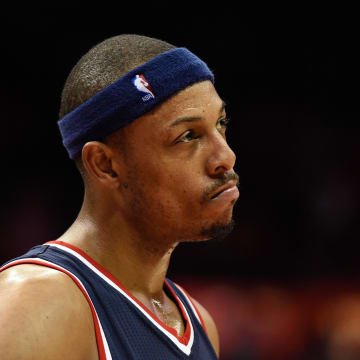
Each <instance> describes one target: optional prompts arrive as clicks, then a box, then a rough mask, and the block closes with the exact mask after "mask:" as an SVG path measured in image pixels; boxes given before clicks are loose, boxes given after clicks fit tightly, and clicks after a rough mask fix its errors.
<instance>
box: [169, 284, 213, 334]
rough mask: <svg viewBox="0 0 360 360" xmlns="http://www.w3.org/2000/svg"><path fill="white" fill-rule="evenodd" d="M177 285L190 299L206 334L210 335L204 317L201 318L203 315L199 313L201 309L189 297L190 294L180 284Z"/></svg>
mask: <svg viewBox="0 0 360 360" xmlns="http://www.w3.org/2000/svg"><path fill="white" fill-rule="evenodd" d="M175 285H176V286H177V287H179V288H180V289H181V290H182V291H183V292H184V293H185V295H186V296H187V297H188V299H189V300H190V302H191V304H192V306H193V307H194V309H195V310H196V313H197V315H198V317H199V319H200V323H201V325H202V327H203V328H204V330H205V332H206V335H209V334H208V332H207V329H206V326H205V323H204V320H203V318H202V316H201V314H200V311H199V309H198V308H197V306H196V305H195V303H194V301H193V299H192V297H191V296H190V295H189V293H188V292H187V291H186V290H185V289H184V288H183V287H182V286H180V285H179V284H176V283H175Z"/></svg>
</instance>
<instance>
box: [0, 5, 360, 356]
mask: <svg viewBox="0 0 360 360" xmlns="http://www.w3.org/2000/svg"><path fill="white" fill-rule="evenodd" d="M178 7H180V6H179V5H177V6H175V5H172V6H163V7H162V6H160V5H156V4H155V5H153V4H148V5H147V7H146V9H142V11H140V6H138V9H130V7H129V8H128V7H124V6H119V7H118V8H112V7H110V6H109V7H108V8H106V7H103V8H94V9H91V8H90V7H89V6H88V8H86V9H81V8H80V7H79V8H65V7H63V8H60V7H54V8H38V9H36V8H34V7H31V8H27V9H26V8H21V9H19V8H12V9H11V8H9V9H4V10H3V11H2V13H1V15H0V20H1V25H0V26H1V30H2V32H1V33H2V37H1V64H2V65H1V68H2V71H1V81H0V95H1V96H0V104H1V106H0V117H1V123H2V134H3V136H2V139H1V145H0V146H1V154H2V156H1V169H2V175H1V185H2V186H1V189H2V191H1V204H2V206H1V210H0V211H1V212H0V236H1V241H2V246H1V251H0V263H2V262H5V261H6V260H8V259H10V258H12V257H15V256H17V255H20V254H22V253H24V252H25V251H26V250H27V249H29V248H30V247H32V246H34V245H36V244H39V243H44V242H46V241H49V240H54V239H56V238H57V237H58V236H60V235H61V234H62V233H63V232H64V231H65V230H66V229H67V227H68V226H70V224H71V223H72V221H73V220H74V219H75V217H76V215H77V213H78V211H79V209H80V206H81V202H82V197H83V187H82V182H81V178H80V176H79V175H78V173H77V170H76V168H75V166H74V165H73V164H72V162H71V161H70V160H69V159H68V157H67V154H66V151H65V149H64V148H63V147H62V145H61V139H60V135H59V133H58V129H57V125H56V122H57V120H58V118H57V114H58V110H59V104H60V95H61V91H62V86H63V84H64V82H65V79H66V77H67V75H68V73H69V72H70V70H71V68H72V67H73V66H74V65H75V63H76V62H77V61H78V60H79V58H80V57H81V56H82V55H83V54H85V53H86V52H87V51H88V50H89V49H90V48H91V47H92V46H94V45H96V44H97V43H99V42H101V41H102V40H104V39H105V38H108V37H111V36H114V35H118V34H122V33H137V34H142V35H147V36H152V37H157V38H160V39H163V40H166V41H168V42H170V43H172V44H174V45H177V46H184V47H187V48H189V49H190V50H192V51H193V52H195V53H196V54H197V55H199V56H200V57H201V58H202V59H203V60H205V61H206V62H207V64H208V65H209V67H210V68H211V69H212V70H213V71H214V73H215V78H216V87H217V90H218V92H219V94H220V95H221V97H222V98H223V99H224V100H225V101H226V102H227V103H228V107H227V111H228V114H229V115H230V118H231V119H232V124H231V125H230V128H229V131H228V141H229V143H230V145H231V146H232V148H233V149H234V151H235V152H236V154H237V165H236V171H237V172H238V174H239V175H240V182H241V186H240V191H241V196H240V199H239V201H238V202H237V205H236V210H235V220H236V227H235V229H234V231H233V233H232V234H231V235H230V236H229V237H228V238H227V239H225V240H224V241H222V242H218V243H216V242H213V243H202V244H184V245H181V246H180V247H179V248H178V249H177V251H176V252H175V253H174V256H173V262H172V264H171V268H170V272H169V277H170V278H171V279H173V280H175V281H177V282H179V283H181V284H182V285H183V286H184V287H186V288H187V290H188V291H189V292H190V293H191V294H192V295H193V297H194V298H196V299H197V300H199V301H200V302H201V303H202V304H203V305H205V307H207V308H208V310H209V311H210V313H211V314H212V315H213V317H214V319H215V321H216V323H217V325H218V328H219V332H220V336H221V352H222V356H221V358H222V359H223V360H235V359H237V360H245V359H246V360H312V359H314V360H315V359H316V360H354V359H360V284H359V275H360V266H359V250H360V246H359V245H358V242H359V239H360V237H359V235H360V231H359V210H360V209H359V204H360V202H359V200H360V192H359V185H358V184H359V180H360V179H359V177H360V176H359V175H360V166H359V159H360V128H359V113H360V112H359V90H358V89H359V80H360V76H359V75H360V71H359V60H360V57H359V54H358V47H359V23H358V21H356V20H355V19H353V18H352V13H353V10H352V9H340V10H343V11H340V10H339V9H334V11H332V12H331V13H329V12H327V10H328V9H326V11H325V10H324V9H321V10H320V11H318V12H315V11H314V9H284V8H283V9H279V10H276V9H274V8H273V9H272V11H271V12H268V11H267V9H265V11H264V13H263V15H262V16H260V13H259V9H257V11H256V12H255V11H253V12H249V11H248V10H246V9H235V8H231V7H229V6H226V4H216V5H214V6H213V8H214V10H209V5H208V6H207V7H205V8H201V9H194V8H193V6H191V7H190V6H188V5H186V4H185V3H184V4H182V6H181V7H180V9H179V8H178ZM264 14H265V15H264ZM310 14H311V15H310Z"/></svg>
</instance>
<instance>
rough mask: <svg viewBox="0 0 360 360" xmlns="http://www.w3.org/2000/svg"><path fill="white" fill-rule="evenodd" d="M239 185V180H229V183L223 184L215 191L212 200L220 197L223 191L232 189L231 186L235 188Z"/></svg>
mask: <svg viewBox="0 0 360 360" xmlns="http://www.w3.org/2000/svg"><path fill="white" fill-rule="evenodd" d="M236 185H237V182H236V181H229V182H228V183H226V184H225V185H223V186H220V187H219V188H218V189H216V192H215V193H213V194H212V195H211V197H210V199H211V200H213V199H215V198H216V197H218V196H219V195H220V194H221V193H222V192H224V191H226V190H228V189H230V188H233V187H235V186H236Z"/></svg>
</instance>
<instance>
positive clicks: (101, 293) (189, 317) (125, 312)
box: [0, 241, 217, 360]
mask: <svg viewBox="0 0 360 360" xmlns="http://www.w3.org/2000/svg"><path fill="white" fill-rule="evenodd" d="M19 264H37V265H42V266H47V267H49V268H53V269H56V270H58V271H61V272H63V273H65V274H66V275H68V276H69V277H70V278H71V279H72V280H73V281H74V282H75V284H76V285H77V286H78V287H79V289H80V290H81V292H82V293H83V295H84V296H85V298H86V300H87V302H88V304H89V306H90V309H91V313H92V316H93V322H94V329H95V335H96V341H97V348H98V354H99V359H100V360H111V359H113V360H120V359H121V360H124V359H126V360H133V359H134V360H135V359H136V360H149V359H154V360H155V359H156V360H172V359H174V360H175V359H188V360H195V359H196V360H215V359H217V356H216V353H215V351H214V349H213V347H212V345H211V343H210V340H209V338H208V336H207V335H206V329H205V326H204V323H203V320H202V318H201V315H200V313H199V312H198V310H197V309H196V306H195V305H194V303H193V302H192V300H191V298H190V296H189V295H188V294H187V293H186V291H185V290H184V289H183V288H181V287H180V286H179V285H177V284H175V283H174V282H172V281H171V280H169V279H166V280H165V283H164V291H165V292H166V293H167V295H168V296H169V297H170V298H172V300H173V301H174V302H175V303H176V304H177V306H178V308H179V311H180V312H181V314H182V317H183V319H184V322H185V331H184V334H183V336H181V337H180V336H178V334H177V332H176V331H175V329H173V328H171V327H168V326H167V325H166V324H165V323H163V322H162V321H161V320H160V319H158V318H157V317H156V316H155V315H154V314H153V313H152V312H151V311H150V310H149V309H148V308H146V307H145V306H144V305H143V304H142V303H141V302H140V301H139V300H137V299H136V298H135V297H134V296H132V294H131V293H130V292H129V291H128V290H127V289H126V288H125V287H124V286H123V285H122V284H121V283H120V282H119V281H118V280H117V279H116V278H115V277H114V276H113V275H111V274H110V273H109V272H108V271H106V269H104V268H103V267H102V266H101V265H100V264H99V263H97V262H96V261H95V260H93V259H92V258H91V257H89V256H88V255H87V254H86V253H85V252H83V251H82V250H80V249H79V248H77V247H75V246H72V245H70V244H67V243H64V242H61V241H50V242H47V243H45V244H43V245H38V246H35V247H33V248H32V249H30V250H29V251H28V252H27V253H26V254H24V255H22V256H20V257H18V258H15V259H13V260H10V261H8V262H7V263H5V264H4V265H3V266H2V267H1V268H0V271H3V270H5V269H7V268H9V267H11V266H15V265H19Z"/></svg>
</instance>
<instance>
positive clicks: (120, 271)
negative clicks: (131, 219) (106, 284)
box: [58, 202, 177, 301]
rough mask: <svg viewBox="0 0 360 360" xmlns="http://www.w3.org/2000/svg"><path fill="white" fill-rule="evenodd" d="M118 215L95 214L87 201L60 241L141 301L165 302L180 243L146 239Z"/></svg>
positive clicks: (113, 212)
mask: <svg viewBox="0 0 360 360" xmlns="http://www.w3.org/2000/svg"><path fill="white" fill-rule="evenodd" d="M102 209H104V207H102ZM114 214H116V212H115V211H112V212H111V211H110V210H108V211H107V213H106V212H104V211H99V210H97V211H95V210H94V207H92V206H89V205H88V203H87V202H84V204H83V207H82V209H81V211H80V213H79V216H78V218H77V219H76V221H75V222H74V224H73V225H72V226H71V227H70V228H69V229H68V231H67V232H66V233H65V234H64V235H63V236H61V237H60V238H59V239H58V240H61V241H64V242H67V243H70V244H72V245H74V246H77V247H78V248H80V249H81V250H83V251H84V252H86V253H87V254H88V255H89V256H90V257H92V258H93V259H94V260H95V261H97V262H98V263H99V264H101V265H102V266H103V267H104V268H105V269H106V270H107V271H109V272H110V273H111V274H112V275H113V276H115V277H116V278H117V279H118V280H119V281H120V283H121V284H122V285H123V286H125V288H126V289H127V290H129V291H130V292H131V293H132V294H133V295H134V296H136V297H138V298H139V299H142V300H144V299H159V300H160V301H161V299H162V298H163V286H164V280H165V277H166V273H167V270H168V267H169V262H170V257H171V254H172V251H173V250H174V248H175V247H176V245H177V243H170V242H169V241H166V242H164V241H163V240H161V239H155V238H152V239H150V238H148V237H144V236H143V235H141V232H139V231H138V229H134V228H132V227H131V226H130V225H129V224H127V223H126V222H125V221H124V220H123V219H121V218H119V216H116V215H114Z"/></svg>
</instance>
